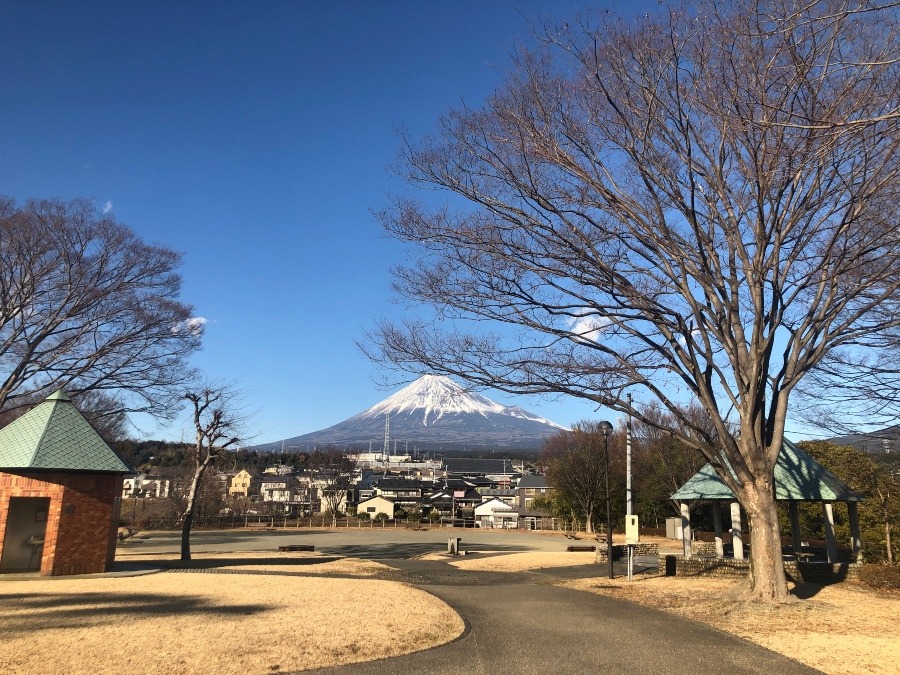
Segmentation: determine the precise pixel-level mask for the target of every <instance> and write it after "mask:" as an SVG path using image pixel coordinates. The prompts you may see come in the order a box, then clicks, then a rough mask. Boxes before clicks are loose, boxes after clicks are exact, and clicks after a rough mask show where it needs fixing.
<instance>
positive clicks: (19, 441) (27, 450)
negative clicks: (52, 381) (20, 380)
mask: <svg viewBox="0 0 900 675" xmlns="http://www.w3.org/2000/svg"><path fill="white" fill-rule="evenodd" d="M2 469H18V470H22V469H32V470H34V469H37V470H44V471H48V470H53V471H79V472H90V473H131V469H130V468H129V467H128V465H126V464H125V462H123V461H122V460H121V459H119V457H118V456H117V455H116V453H114V452H113V451H112V449H110V447H109V446H108V445H107V444H106V442H105V441H104V440H103V439H102V438H100V434H98V433H97V431H96V430H95V429H94V427H92V426H91V425H90V423H89V422H88V421H87V420H86V419H85V418H84V416H83V415H82V414H81V413H80V412H79V411H78V409H77V408H76V407H75V405H74V404H73V403H72V400H71V399H70V398H69V397H68V396H66V394H65V392H64V391H62V390H59V391H57V392H56V393H55V394H51V395H50V396H48V397H47V398H46V399H45V400H44V401H43V402H41V403H39V404H38V405H37V406H35V407H34V408H32V409H31V410H30V411H28V412H27V413H26V414H24V415H22V417H20V418H19V419H17V420H15V421H13V422H11V423H10V424H8V425H7V426H5V427H4V428H3V429H0V470H2Z"/></svg>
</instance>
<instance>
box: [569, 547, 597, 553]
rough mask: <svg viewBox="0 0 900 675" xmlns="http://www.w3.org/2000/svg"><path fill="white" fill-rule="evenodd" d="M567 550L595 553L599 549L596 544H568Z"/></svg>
mask: <svg viewBox="0 0 900 675" xmlns="http://www.w3.org/2000/svg"><path fill="white" fill-rule="evenodd" d="M566 550H567V551H570V552H575V551H578V552H583V553H593V552H594V551H596V550H597V547H596V546H566Z"/></svg>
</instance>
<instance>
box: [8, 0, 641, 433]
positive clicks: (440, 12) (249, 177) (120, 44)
mask: <svg viewBox="0 0 900 675" xmlns="http://www.w3.org/2000/svg"><path fill="white" fill-rule="evenodd" d="M656 4H657V3H656V2H655V1H651V2H642V3H612V2H609V3H595V5H594V6H595V7H601V8H603V7H607V6H608V7H613V8H614V7H616V6H619V7H624V8H631V7H634V6H638V5H640V6H643V7H655V6H656ZM584 6H585V3H584V2H580V1H579V2H573V1H569V0H553V1H552V2H551V1H546V2H539V1H537V0H489V1H487V2H486V1H484V0H481V1H479V2H472V1H468V0H454V1H453V2H449V1H447V2H412V1H399V0H398V1H393V2H391V1H383V2H375V1H371V2H362V1H357V2H350V1H343V2H342V1H340V0H338V1H332V2H325V1H324V0H323V1H321V2H300V1H299V0H297V1H294V2H214V3H213V2H209V3H200V2H190V3H184V2H39V1H31V0H21V1H18V2H15V1H14V2H9V1H6V2H4V3H2V4H0V96H2V100H3V102H4V103H3V106H2V108H0V144H2V145H0V149H2V151H0V194H5V195H9V196H12V197H14V198H16V199H17V200H24V199H26V198H28V197H51V198H57V197H59V198H65V199H68V198H74V197H82V196H84V197H92V198H94V199H96V201H97V203H98V205H99V206H100V207H101V208H109V209H111V210H112V212H113V213H115V215H116V216H117V217H118V218H119V219H120V220H121V221H123V222H125V223H127V224H128V225H129V226H131V227H132V228H133V229H134V230H135V231H137V232H138V234H139V235H141V236H142V237H143V238H144V239H146V240H149V241H152V242H156V243H161V244H165V245H168V246H171V247H173V248H175V249H176V250H178V251H180V252H182V253H183V255H184V265H183V268H182V273H183V277H184V289H183V299H184V300H185V301H186V302H189V303H191V304H192V305H194V307H195V310H196V314H197V315H198V316H202V317H204V318H205V319H206V320H207V324H206V335H205V338H204V347H203V350H202V352H201V353H199V354H198V355H197V356H196V358H195V364H196V365H197V366H198V367H200V368H202V369H203V370H204V371H205V372H206V373H207V374H208V375H209V376H210V377H213V378H219V379H223V380H229V381H232V380H233V381H235V382H236V383H237V384H238V385H239V386H240V387H242V388H243V389H244V390H245V391H246V392H247V394H248V399H249V401H250V408H251V410H253V411H254V412H255V415H254V417H253V421H252V424H251V427H252V428H250V429H249V432H250V435H251V436H253V440H254V442H269V441H274V440H278V439H281V438H285V437H290V436H295V435H297V434H302V433H306V432H310V431H315V430H318V429H321V428H324V427H327V426H330V425H331V424H335V423H337V422H339V421H341V420H343V419H345V418H347V417H349V416H350V415H352V414H355V413H357V412H359V411H361V410H363V409H364V408H366V407H368V406H370V405H372V404H373V403H375V402H377V401H378V400H380V399H382V398H384V397H385V396H387V395H388V393H389V391H385V390H383V389H379V388H378V387H377V385H376V382H378V381H379V379H380V378H381V377H382V376H383V375H384V373H383V372H382V371H380V370H379V368H378V367H377V366H375V365H374V364H372V363H370V362H369V361H368V360H367V359H366V358H365V357H364V356H363V355H362V354H361V353H360V352H359V350H358V349H357V347H356V346H355V343H354V339H356V338H359V337H360V336H361V334H362V332H363V331H364V330H365V329H367V328H369V327H371V326H372V324H373V323H374V322H375V320H377V319H378V318H380V317H392V316H393V317H396V316H398V315H399V313H400V312H401V311H402V310H401V308H400V307H399V306H397V305H395V304H393V303H392V302H391V294H390V290H389V283H390V273H389V270H390V267H391V266H392V265H395V264H397V263H399V262H402V261H403V258H404V250H403V248H402V247H401V245H400V244H399V243H397V242H395V241H392V240H389V239H387V238H386V237H385V236H384V235H383V234H382V232H381V230H380V227H379V225H378V224H377V222H376V221H375V219H374V217H373V216H372V211H373V210H375V209H378V208H380V207H382V206H384V205H385V204H386V203H387V199H388V196H389V195H390V194H396V193H402V192H404V191H406V190H408V187H407V186H405V185H404V184H403V182H402V181H401V180H400V179H399V178H397V177H396V176H394V175H392V174H391V172H390V171H389V169H388V167H389V165H390V164H391V163H392V162H393V161H394V159H395V157H396V154H397V150H398V147H399V138H398V135H397V130H398V129H400V128H403V129H406V130H408V131H409V132H410V133H411V135H412V136H413V137H417V136H421V135H422V134H424V133H427V132H428V131H429V130H430V129H432V128H433V126H434V124H435V122H436V120H437V118H438V116H439V115H440V114H441V113H443V112H445V111H446V110H447V109H448V108H449V107H450V106H453V105H456V104H458V103H459V102H460V101H463V100H464V101H466V102H467V103H468V104H470V105H478V104H479V102H480V101H482V100H483V99H484V97H485V96H486V95H488V94H489V93H490V92H491V91H492V89H494V88H495V87H496V86H497V85H498V83H499V82H500V80H501V79H502V77H503V74H504V71H505V69H506V68H507V67H508V65H509V63H510V59H509V54H510V52H511V51H512V50H513V49H514V47H515V45H516V44H517V43H528V42H529V41H530V39H531V25H530V21H531V20H534V19H540V18H553V17H556V18H568V17H571V16H572V15H573V14H574V13H575V12H576V11H577V10H578V9H581V8H583V7H584ZM627 11H635V10H634V9H629V10H627ZM485 393H486V394H487V395H488V396H490V397H492V398H494V399H495V400H498V401H500V402H503V403H507V404H516V405H521V406H523V407H525V408H528V409H530V410H532V411H534V412H536V413H538V414H540V415H542V416H544V417H547V418H549V419H551V420H553V421H555V422H558V423H560V424H564V425H569V424H572V423H573V422H576V421H578V420H581V419H588V418H593V419H596V418H597V417H598V416H601V415H603V414H604V411H600V412H595V411H594V407H593V406H592V405H588V404H586V403H583V402H579V401H577V400H573V399H565V398H563V399H557V400H549V401H548V400H544V399H537V398H531V397H512V396H509V395H506V394H502V393H499V392H491V391H488V392H485ZM139 425H140V432H138V433H139V435H143V436H151V437H165V438H170V439H178V438H180V437H181V436H182V428H183V425H182V424H181V423H176V424H175V425H173V426H171V427H169V428H158V427H157V426H156V425H155V424H154V423H153V422H152V421H151V420H147V419H142V420H139ZM188 436H190V434H188Z"/></svg>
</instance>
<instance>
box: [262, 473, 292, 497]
mask: <svg viewBox="0 0 900 675" xmlns="http://www.w3.org/2000/svg"><path fill="white" fill-rule="evenodd" d="M259 494H260V497H261V498H262V501H264V502H278V503H281V504H294V503H296V501H297V500H296V496H297V479H296V478H294V477H293V476H277V475H274V474H272V475H266V476H263V477H262V479H261V480H260V485H259Z"/></svg>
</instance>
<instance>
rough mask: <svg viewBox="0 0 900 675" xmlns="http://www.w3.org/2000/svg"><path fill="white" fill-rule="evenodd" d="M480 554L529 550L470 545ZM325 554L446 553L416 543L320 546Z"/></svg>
mask: <svg viewBox="0 0 900 675" xmlns="http://www.w3.org/2000/svg"><path fill="white" fill-rule="evenodd" d="M471 546H472V548H477V549H478V551H479V552H480V553H520V552H526V551H528V550H529V549H527V548H525V547H522V546H510V545H504V544H484V543H481V542H478V543H473V544H471ZM460 548H461V549H463V550H465V549H466V540H465V538H463V540H462V543H461V544H460ZM320 549H321V550H322V551H323V552H325V553H330V554H332V555H340V556H345V557H348V558H369V559H372V560H408V559H410V558H415V557H417V556H420V555H425V554H426V553H441V552H443V551H446V548H442V547H441V545H440V543H437V542H433V541H429V542H417V543H411V544H398V543H393V542H392V543H385V544H358V545H356V544H350V545H345V546H327V547H326V546H322V547H320Z"/></svg>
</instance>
